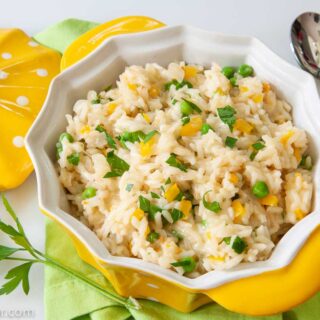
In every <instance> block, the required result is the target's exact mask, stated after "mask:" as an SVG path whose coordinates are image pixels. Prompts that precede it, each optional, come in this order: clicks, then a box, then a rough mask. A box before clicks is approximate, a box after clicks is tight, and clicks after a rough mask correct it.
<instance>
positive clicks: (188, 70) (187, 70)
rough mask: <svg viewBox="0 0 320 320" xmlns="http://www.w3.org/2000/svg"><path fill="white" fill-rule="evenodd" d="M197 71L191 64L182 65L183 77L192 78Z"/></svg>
mask: <svg viewBox="0 0 320 320" xmlns="http://www.w3.org/2000/svg"><path fill="white" fill-rule="evenodd" d="M197 72H198V69H197V68H196V67H193V66H185V67H184V78H185V79H190V78H193V77H194V76H195V75H196V74H197Z"/></svg>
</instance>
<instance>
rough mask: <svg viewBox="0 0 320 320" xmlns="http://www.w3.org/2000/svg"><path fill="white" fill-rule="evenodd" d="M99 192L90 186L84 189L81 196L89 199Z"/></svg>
mask: <svg viewBox="0 0 320 320" xmlns="http://www.w3.org/2000/svg"><path fill="white" fill-rule="evenodd" d="M96 194H97V189H96V188H93V187H88V188H85V189H84V191H83V192H82V195H81V198H82V199H83V200H84V199H89V198H92V197H94V196H95V195H96Z"/></svg>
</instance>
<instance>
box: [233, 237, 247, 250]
mask: <svg viewBox="0 0 320 320" xmlns="http://www.w3.org/2000/svg"><path fill="white" fill-rule="evenodd" d="M231 247H232V249H233V250H234V251H235V252H236V253H238V254H241V253H242V252H243V251H244V250H245V249H246V247H247V243H246V242H245V241H244V240H243V239H241V238H240V237H238V236H237V237H236V238H235V239H234V240H233V243H232V246H231Z"/></svg>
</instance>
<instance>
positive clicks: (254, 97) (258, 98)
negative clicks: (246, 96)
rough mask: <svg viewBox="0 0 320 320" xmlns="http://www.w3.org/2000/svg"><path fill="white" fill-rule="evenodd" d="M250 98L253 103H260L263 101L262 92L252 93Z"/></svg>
mask: <svg viewBox="0 0 320 320" xmlns="http://www.w3.org/2000/svg"><path fill="white" fill-rule="evenodd" d="M251 100H252V101H253V102H255V103H260V102H262V101H263V95H262V94H254V95H252V96H251Z"/></svg>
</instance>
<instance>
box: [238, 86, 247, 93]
mask: <svg viewBox="0 0 320 320" xmlns="http://www.w3.org/2000/svg"><path fill="white" fill-rule="evenodd" d="M239 89H240V92H241V93H245V92H248V91H249V88H248V87H246V86H240V87H239Z"/></svg>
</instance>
